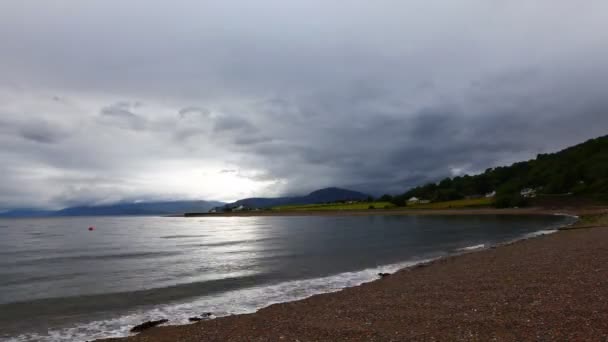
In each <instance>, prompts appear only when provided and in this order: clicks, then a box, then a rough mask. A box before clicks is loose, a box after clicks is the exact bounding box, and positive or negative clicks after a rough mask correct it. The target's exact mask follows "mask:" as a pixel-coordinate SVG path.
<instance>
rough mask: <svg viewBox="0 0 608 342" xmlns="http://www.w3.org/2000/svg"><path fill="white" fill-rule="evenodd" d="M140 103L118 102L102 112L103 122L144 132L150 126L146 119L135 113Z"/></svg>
mask: <svg viewBox="0 0 608 342" xmlns="http://www.w3.org/2000/svg"><path fill="white" fill-rule="evenodd" d="M139 106H140V104H139V103H129V102H117V103H115V104H112V105H110V106H107V107H104V108H102V109H101V111H100V115H101V117H102V122H104V123H108V124H111V125H117V126H118V127H121V128H125V129H133V130H138V131H139V130H144V129H146V127H147V126H148V122H147V120H146V119H145V118H143V117H141V116H139V115H137V114H135V113H133V110H134V109H135V108H137V107H139Z"/></svg>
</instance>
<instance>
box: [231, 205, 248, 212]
mask: <svg viewBox="0 0 608 342" xmlns="http://www.w3.org/2000/svg"><path fill="white" fill-rule="evenodd" d="M245 209H246V208H245V207H244V206H242V205H239V206H238V207H236V208H232V211H243V210H245Z"/></svg>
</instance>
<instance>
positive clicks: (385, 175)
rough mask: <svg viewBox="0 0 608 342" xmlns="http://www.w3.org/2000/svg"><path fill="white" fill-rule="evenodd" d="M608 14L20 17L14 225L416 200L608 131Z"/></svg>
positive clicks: (354, 11) (10, 157) (188, 11)
mask: <svg viewBox="0 0 608 342" xmlns="http://www.w3.org/2000/svg"><path fill="white" fill-rule="evenodd" d="M606 56H608V2H606V1H604V0H587V1H566V0H537V1H528V0H513V1H502V0H479V1H474V0H461V1H434V0H420V1H417V0H416V1H414V0H376V1H369V0H365V1H363V0H349V1H321V0H290V1H284V0H258V1H249V0H222V1H214V0H206V1H200V0H176V1H155V0H120V1H118V0H88V1H79V0H48V1H37V0H5V1H2V2H0V76H1V77H0V210H6V209H11V208H62V207H65V206H70V205H77V204H102V203H112V202H116V201H152V200H170V199H206V200H223V201H231V200H236V199H239V198H243V197H250V196H276V195H284V194H305V193H308V192H310V191H312V190H316V189H319V188H323V187H326V186H340V187H346V188H351V189H354V190H360V191H364V192H368V193H371V194H374V195H380V194H383V193H400V192H403V191H405V190H407V189H408V188H409V187H411V186H415V185H419V184H421V183H424V182H428V181H436V180H438V179H440V178H442V177H445V176H455V175H461V174H465V173H478V172H481V171H483V170H485V169H486V168H488V167H493V166H499V165H506V164H510V163H513V162H515V161H520V160H526V159H530V158H534V157H535V156H536V154H538V153H546V152H553V151H557V150H559V149H561V148H564V147H567V146H570V145H573V144H577V143H580V142H583V141H585V140H586V139H589V138H593V137H597V136H601V135H605V134H607V133H608V58H606Z"/></svg>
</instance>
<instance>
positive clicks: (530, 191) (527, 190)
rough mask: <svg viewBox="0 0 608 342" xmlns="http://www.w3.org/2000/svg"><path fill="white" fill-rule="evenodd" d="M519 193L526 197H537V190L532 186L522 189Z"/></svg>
mask: <svg viewBox="0 0 608 342" xmlns="http://www.w3.org/2000/svg"><path fill="white" fill-rule="evenodd" d="M519 194H520V195H521V196H522V197H525V198H534V197H536V190H534V189H532V188H525V189H521V191H520V192H519Z"/></svg>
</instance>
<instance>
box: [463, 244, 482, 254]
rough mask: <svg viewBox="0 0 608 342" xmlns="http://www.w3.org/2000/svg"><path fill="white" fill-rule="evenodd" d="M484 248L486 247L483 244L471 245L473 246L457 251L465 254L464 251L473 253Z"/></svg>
mask: <svg viewBox="0 0 608 342" xmlns="http://www.w3.org/2000/svg"><path fill="white" fill-rule="evenodd" d="M485 247H486V245H485V244H483V243H481V244H479V245H473V246H467V247H463V248H459V249H458V250H459V251H462V252H466V251H474V250H476V249H482V248H485Z"/></svg>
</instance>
